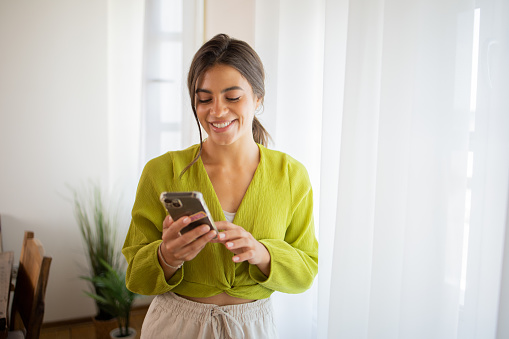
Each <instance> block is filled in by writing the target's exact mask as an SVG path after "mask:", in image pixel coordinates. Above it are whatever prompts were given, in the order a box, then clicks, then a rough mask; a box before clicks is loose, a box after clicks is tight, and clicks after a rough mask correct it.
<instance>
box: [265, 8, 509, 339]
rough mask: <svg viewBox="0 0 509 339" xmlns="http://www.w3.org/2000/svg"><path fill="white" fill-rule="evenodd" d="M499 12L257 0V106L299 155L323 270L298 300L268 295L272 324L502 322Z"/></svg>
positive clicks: (502, 11)
mask: <svg viewBox="0 0 509 339" xmlns="http://www.w3.org/2000/svg"><path fill="white" fill-rule="evenodd" d="M508 13H509V8H508V3H507V1H503V0H487V1H457V0H454V1H452V0H430V1H423V0H386V1H382V0H371V1H368V0H356V1H348V0H324V1H320V2H316V1H305V0H302V1H299V2H298V6H297V5H296V3H295V2H294V1H284V0H280V1H257V32H256V33H257V35H256V48H257V50H258V51H259V52H260V54H261V57H262V59H263V60H264V62H265V64H266V66H267V98H266V104H265V113H264V115H262V117H261V118H262V120H263V119H265V122H266V124H267V126H268V129H269V130H270V131H271V133H272V134H273V135H274V136H275V138H274V139H275V143H276V145H275V148H277V149H281V150H283V151H286V152H288V153H290V154H291V155H293V156H294V157H296V158H297V159H299V160H301V161H302V162H303V163H304V164H305V165H306V166H307V167H308V169H309V171H310V175H311V176H312V181H313V184H314V187H315V196H316V199H315V201H316V203H317V221H318V225H319V230H318V232H319V238H320V271H319V276H318V280H317V282H316V284H315V286H314V289H313V290H312V291H310V292H309V293H307V294H305V295H301V296H296V297H295V298H301V299H292V300H301V301H302V304H303V305H305V307H299V308H296V307H293V306H290V307H286V305H285V303H278V304H277V305H276V306H277V307H278V308H279V311H278V314H284V315H285V316H284V317H282V318H281V319H282V321H281V322H280V323H281V325H280V326H282V327H283V330H282V333H281V335H282V337H283V338H286V337H288V338H295V337H300V338H304V337H308V336H307V335H309V337H318V338H497V326H498V337H499V338H502V337H503V336H504V333H505V335H507V328H504V326H503V319H504V317H503V315H504V314H503V313H502V312H504V310H505V309H506V307H504V305H503V304H499V300H500V295H501V291H502V294H503V292H504V291H506V289H507V286H506V285H507V283H505V284H504V285H503V284H502V282H503V281H504V280H503V279H502V277H503V273H504V272H503V269H502V268H503V257H504V245H505V244H504V239H505V231H506V228H507V215H508V213H507V212H508V211H507V209H508V191H509V103H508V99H507V94H506V92H507V90H508V89H509V86H508V85H509V84H508V82H509V80H508V79H509V71H508V66H507V64H508V60H509V52H508V46H507V43H508V41H509V30H508V28H509V24H508V23H509V20H508V19H509V18H508V17H509V14H508ZM504 91H505V92H504ZM317 124H318V125H319V128H318V129H317ZM319 153H320V154H321V157H320V159H318V160H317V154H319ZM278 297H279V296H278ZM292 298H294V297H293V296H292ZM310 298H311V300H310ZM276 300H277V299H276ZM313 305H317V309H316V310H315V309H314V308H313V307H312V306H313ZM314 312H317V313H314ZM316 315H317V316H316ZM506 315H507V314H506ZM499 318H500V319H501V321H498V319H499ZM314 319H316V323H315V322H314V321H313V320H314ZM278 325H279V324H278ZM287 331H289V332H287ZM292 331H293V333H292ZM298 332H300V333H301V334H302V335H301V336H295V333H298ZM288 333H292V334H288Z"/></svg>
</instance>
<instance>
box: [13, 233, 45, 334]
mask: <svg viewBox="0 0 509 339" xmlns="http://www.w3.org/2000/svg"><path fill="white" fill-rule="evenodd" d="M50 264H51V257H48V256H45V255H44V248H43V246H42V244H41V242H40V241H39V240H38V239H36V238H34V232H30V231H26V232H25V236H24V238H23V246H22V248H21V254H20V258H19V268H18V275H17V277H16V287H15V288H14V296H13V300H12V310H11V324H10V330H11V331H12V330H23V331H24V332H25V338H26V339H36V338H39V333H40V331H41V325H42V320H43V317H44V298H45V295H46V286H47V284H48V276H49V268H50Z"/></svg>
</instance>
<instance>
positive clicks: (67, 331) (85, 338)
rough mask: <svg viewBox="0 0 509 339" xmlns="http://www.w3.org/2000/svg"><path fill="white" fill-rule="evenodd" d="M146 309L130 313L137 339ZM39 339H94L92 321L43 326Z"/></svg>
mask: <svg viewBox="0 0 509 339" xmlns="http://www.w3.org/2000/svg"><path fill="white" fill-rule="evenodd" d="M147 308H148V307H147ZM147 308H140V309H135V310H133V311H132V312H131V327H133V328H134V329H136V332H137V334H136V338H137V339H139V338H140V332H141V324H142V323H143V319H144V318H145V314H146V313H147ZM39 339H96V335H95V327H94V324H93V323H92V321H90V322H86V321H85V322H80V323H76V324H71V325H56V326H51V325H43V327H42V329H41V335H40V336H39Z"/></svg>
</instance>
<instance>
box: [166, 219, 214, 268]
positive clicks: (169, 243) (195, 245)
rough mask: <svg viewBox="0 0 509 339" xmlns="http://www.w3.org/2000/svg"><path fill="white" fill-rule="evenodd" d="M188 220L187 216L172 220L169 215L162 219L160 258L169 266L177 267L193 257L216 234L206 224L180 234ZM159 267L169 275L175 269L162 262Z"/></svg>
mask: <svg viewBox="0 0 509 339" xmlns="http://www.w3.org/2000/svg"><path fill="white" fill-rule="evenodd" d="M190 222H191V220H190V219H189V217H182V218H180V219H178V220H177V221H173V220H172V219H171V217H170V216H169V215H168V216H166V218H165V219H164V221H163V235H162V239H163V242H162V244H161V255H162V256H163V258H162V259H164V261H166V262H167V263H168V264H169V265H171V266H175V267H178V266H179V265H181V264H182V263H183V262H184V261H189V260H192V259H194V257H196V256H197V255H198V253H200V251H201V250H202V249H203V248H204V247H205V245H206V244H207V243H208V242H209V241H210V240H212V239H213V238H214V237H215V236H216V235H217V234H216V231H214V230H210V228H209V226H208V225H206V224H203V225H201V226H199V227H196V228H195V229H193V230H191V231H189V232H186V233H184V234H181V233H180V231H181V230H182V229H183V228H184V227H186V226H187V225H189V223H190ZM161 267H163V269H164V271H165V275H166V273H169V274H170V276H171V275H173V273H175V271H176V269H171V267H168V266H166V265H164V263H161Z"/></svg>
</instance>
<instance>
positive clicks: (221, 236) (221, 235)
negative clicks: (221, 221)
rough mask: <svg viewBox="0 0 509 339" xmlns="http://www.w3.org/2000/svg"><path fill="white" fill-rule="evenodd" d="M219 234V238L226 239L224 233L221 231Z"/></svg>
mask: <svg viewBox="0 0 509 339" xmlns="http://www.w3.org/2000/svg"><path fill="white" fill-rule="evenodd" d="M217 236H218V238H219V239H224V237H226V235H225V234H224V233H219V234H218V235H217Z"/></svg>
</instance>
